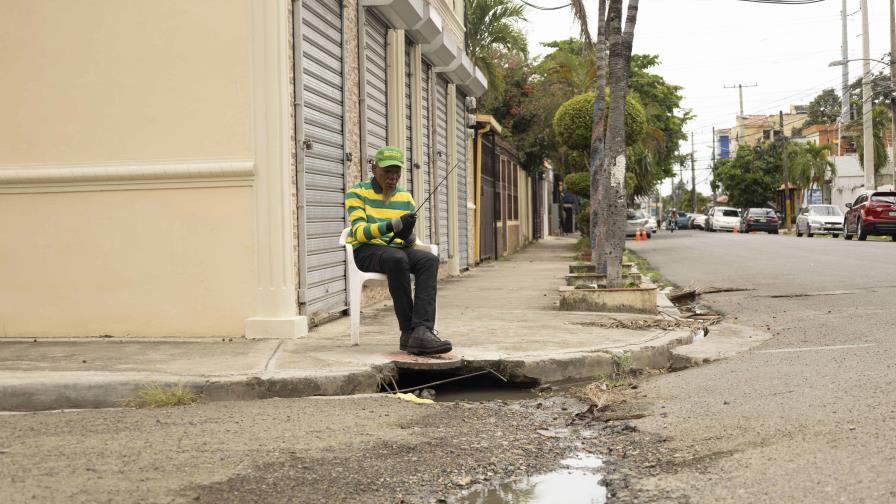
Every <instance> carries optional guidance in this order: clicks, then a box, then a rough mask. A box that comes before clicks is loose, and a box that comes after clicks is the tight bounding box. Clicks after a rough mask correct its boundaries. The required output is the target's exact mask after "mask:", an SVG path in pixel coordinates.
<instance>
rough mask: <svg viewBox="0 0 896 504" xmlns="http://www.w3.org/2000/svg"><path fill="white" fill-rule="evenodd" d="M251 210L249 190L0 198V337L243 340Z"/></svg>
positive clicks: (249, 295)
mask: <svg viewBox="0 0 896 504" xmlns="http://www.w3.org/2000/svg"><path fill="white" fill-rule="evenodd" d="M252 207H253V201H252V189H251V188H249V187H230V188H205V189H169V190H153V191H107V192H95V193H43V194H0V229H3V240H0V278H2V279H3V281H2V282H0V337H17V336H19V337H37V336H41V337H42V336H96V335H100V334H111V335H113V336H131V337H138V336H140V337H158V336H239V335H242V334H243V327H244V323H245V317H246V315H247V314H248V313H249V311H250V310H251V308H252V306H253V303H254V300H255V298H254V294H255V269H254V267H253V265H254V260H253V258H254V246H253V243H252V241H251V238H252V229H253V224H252V223H253V221H254V218H253V216H252V215H253V214H252ZM247 235H248V236H247Z"/></svg>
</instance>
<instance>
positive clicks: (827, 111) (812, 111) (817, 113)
mask: <svg viewBox="0 0 896 504" xmlns="http://www.w3.org/2000/svg"><path fill="white" fill-rule="evenodd" d="M840 105H841V104H840V96H838V95H837V92H836V91H834V89H833V88H828V89H825V90H824V91H822V92H821V93H820V94H819V95H818V96H816V97H815V98H813V99H812V101H811V102H809V105H808V107H806V111H807V112H808V114H809V119H807V120H806V122H805V124H803V127H804V128H807V127H809V126H814V125H816V124H833V123H836V122H837V121H838V120H839V119H840V110H841V108H840Z"/></svg>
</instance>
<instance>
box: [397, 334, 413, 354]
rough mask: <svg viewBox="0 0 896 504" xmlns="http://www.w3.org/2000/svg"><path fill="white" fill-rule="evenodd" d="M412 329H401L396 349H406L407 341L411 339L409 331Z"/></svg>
mask: <svg viewBox="0 0 896 504" xmlns="http://www.w3.org/2000/svg"><path fill="white" fill-rule="evenodd" d="M413 332H414V330H413V329H409V330H407V331H401V338H399V339H398V349H399V350H401V351H402V352H404V351H407V349H408V341H409V340H410V339H411V333H413Z"/></svg>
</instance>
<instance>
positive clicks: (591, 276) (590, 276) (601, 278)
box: [566, 273, 607, 287]
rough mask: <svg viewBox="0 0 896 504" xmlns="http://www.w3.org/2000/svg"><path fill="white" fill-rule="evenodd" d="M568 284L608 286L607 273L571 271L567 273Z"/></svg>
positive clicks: (574, 285) (576, 285) (572, 285)
mask: <svg viewBox="0 0 896 504" xmlns="http://www.w3.org/2000/svg"><path fill="white" fill-rule="evenodd" d="M566 285H568V286H570V287H590V286H594V285H597V286H598V287H606V286H607V275H598V274H597V273H571V274H569V275H566Z"/></svg>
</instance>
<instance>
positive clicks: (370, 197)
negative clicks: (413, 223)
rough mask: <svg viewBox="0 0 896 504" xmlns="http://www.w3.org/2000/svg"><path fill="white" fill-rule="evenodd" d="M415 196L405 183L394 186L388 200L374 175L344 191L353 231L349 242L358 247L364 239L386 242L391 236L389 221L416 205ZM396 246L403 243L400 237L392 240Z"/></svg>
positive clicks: (377, 242) (379, 242) (409, 210)
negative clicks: (402, 185) (408, 190)
mask: <svg viewBox="0 0 896 504" xmlns="http://www.w3.org/2000/svg"><path fill="white" fill-rule="evenodd" d="M415 206H416V205H415V204H414V198H413V197H412V196H411V193H409V192H407V191H405V190H404V189H403V188H402V187H400V186H398V187H396V188H395V192H393V193H392V197H391V198H389V200H388V201H387V200H385V199H383V190H382V188H381V187H380V185H379V184H378V183H377V181H376V179H374V178H373V177H371V178H370V180H362V181H361V182H358V183H357V184H355V186H354V187H352V188H351V189H350V190H349V191H348V192H347V193H345V211H346V212H348V218H349V221H351V226H352V232H351V234H350V235H349V237H348V240H347V241H348V243H350V244H352V246H353V247H355V248H357V247H358V246H359V245H362V244H364V243H372V244H376V245H386V242H387V241H389V238H391V237H392V232H391V231H390V229H391V226H390V225H389V223H390V222H391V221H392V219H394V218H396V217H401V216H402V215H404V214H406V213H411V212H413V211H414V209H415ZM392 246H393V247H403V246H405V243H404V242H403V241H402V240H401V239H397V238H396V239H395V241H393V242H392Z"/></svg>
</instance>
